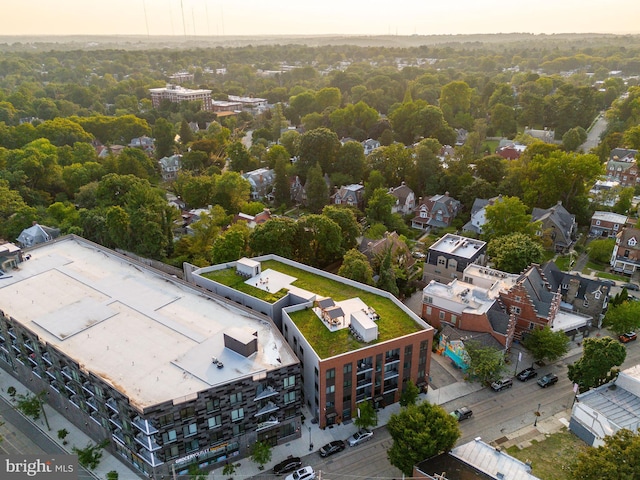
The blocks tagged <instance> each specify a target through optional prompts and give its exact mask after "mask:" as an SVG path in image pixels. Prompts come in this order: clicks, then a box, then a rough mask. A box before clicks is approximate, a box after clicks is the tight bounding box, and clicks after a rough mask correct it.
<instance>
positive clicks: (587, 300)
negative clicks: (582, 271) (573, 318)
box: [542, 262, 611, 326]
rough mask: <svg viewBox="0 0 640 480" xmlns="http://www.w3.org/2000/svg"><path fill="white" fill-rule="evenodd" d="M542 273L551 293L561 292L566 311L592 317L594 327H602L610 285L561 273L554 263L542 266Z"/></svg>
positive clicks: (562, 306)
mask: <svg viewBox="0 0 640 480" xmlns="http://www.w3.org/2000/svg"><path fill="white" fill-rule="evenodd" d="M542 273H543V274H544V276H545V278H546V279H547V281H548V282H549V285H550V287H551V291H556V292H560V294H561V295H562V303H561V304H560V307H561V308H563V309H565V310H570V311H573V312H578V313H581V314H583V315H587V316H589V317H591V318H592V319H593V320H595V322H594V323H593V324H594V325H598V326H599V325H600V324H601V322H602V319H603V317H604V312H605V311H606V309H607V305H608V298H609V290H610V289H611V287H610V285H609V284H608V283H606V282H602V281H600V280H596V279H595V278H591V277H583V276H581V275H578V274H571V273H567V272H563V271H561V270H560V269H559V268H558V266H557V265H556V264H555V263H554V262H547V263H546V264H544V265H543V266H542Z"/></svg>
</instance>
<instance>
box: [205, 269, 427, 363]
mask: <svg viewBox="0 0 640 480" xmlns="http://www.w3.org/2000/svg"><path fill="white" fill-rule="evenodd" d="M261 263H262V270H263V271H265V270H267V269H269V268H270V269H272V270H276V271H278V272H281V273H284V274H286V275H290V276H292V277H295V278H296V279H297V280H296V281H295V282H293V285H294V286H296V287H298V288H302V289H304V290H308V291H310V292H313V293H316V294H317V295H319V296H322V297H331V298H333V299H334V300H335V301H342V300H347V299H349V298H355V297H359V298H360V299H361V300H362V301H363V302H364V303H366V304H367V306H369V307H372V308H374V309H375V311H376V313H377V314H378V315H379V316H380V319H379V320H378V321H377V322H376V324H377V325H378V340H377V341H376V342H371V343H377V342H384V341H387V340H391V339H393V338H398V337H402V336H404V335H408V334H410V333H414V332H417V331H419V330H421V327H420V325H418V324H417V323H416V322H415V321H414V320H413V319H412V318H411V317H410V316H409V315H408V314H407V313H405V312H404V311H402V310H401V309H400V308H398V306H397V305H395V304H394V303H393V302H392V301H391V300H389V299H387V298H385V297H382V296H380V295H376V294H373V293H370V292H366V291H364V290H361V289H359V288H356V287H352V286H350V285H346V284H344V283H341V282H337V281H335V280H330V279H328V278H325V277H321V276H320V275H316V274H314V273H312V272H308V271H306V270H302V269H299V268H296V267H292V266H289V265H286V264H284V263H281V262H278V261H275V260H267V261H264V262H261ZM203 276H204V277H206V278H209V279H211V280H214V281H217V282H220V283H222V284H224V285H227V286H229V287H232V288H234V289H236V290H239V291H241V292H243V293H247V294H249V295H252V296H254V297H256V298H260V299H263V300H266V301H268V302H271V303H273V302H274V301H275V300H277V298H272V297H274V296H275V295H280V296H279V297H278V298H281V297H282V295H284V294H286V290H284V289H283V290H280V291H279V292H276V293H275V294H269V293H267V292H264V291H262V290H260V289H259V288H255V287H251V286H249V285H247V284H245V283H244V279H243V278H242V277H241V276H239V275H237V274H236V273H235V271H234V269H231V268H229V269H225V270H219V271H216V272H209V273H206V274H203ZM283 292H284V293H283ZM267 297H268V298H267ZM270 298H271V299H270ZM291 317H292V320H293V321H294V323H295V324H296V326H297V327H298V328H299V329H300V331H301V332H302V334H303V335H304V337H305V338H306V339H307V340H308V341H309V343H310V344H311V345H312V346H313V349H314V350H315V351H316V353H317V354H318V355H319V356H320V358H328V357H332V356H334V355H339V354H341V353H345V352H348V351H351V350H356V349H358V348H362V347H364V346H366V345H367V344H366V343H363V342H359V341H357V340H356V339H355V338H353V336H351V335H349V330H348V329H344V330H339V331H337V332H331V331H329V330H328V329H327V328H326V327H325V326H324V324H323V323H322V321H321V320H320V319H319V318H318V316H317V315H316V314H315V313H314V312H313V311H312V310H311V309H309V310H302V311H299V312H295V313H294V314H293V315H291Z"/></svg>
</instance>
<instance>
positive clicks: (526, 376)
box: [516, 367, 538, 382]
mask: <svg viewBox="0 0 640 480" xmlns="http://www.w3.org/2000/svg"><path fill="white" fill-rule="evenodd" d="M537 376H538V372H536V370H535V369H534V368H533V367H529V368H525V369H524V370H522V371H521V372H518V375H516V377H517V378H518V380H520V381H521V382H526V381H527V380H531V379H532V378H535V377H537Z"/></svg>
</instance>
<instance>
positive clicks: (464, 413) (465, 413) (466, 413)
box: [450, 407, 473, 422]
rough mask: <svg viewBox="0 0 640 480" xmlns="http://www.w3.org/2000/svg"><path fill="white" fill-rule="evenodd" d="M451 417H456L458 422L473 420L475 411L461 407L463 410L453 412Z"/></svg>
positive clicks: (458, 409)
mask: <svg viewBox="0 0 640 480" xmlns="http://www.w3.org/2000/svg"><path fill="white" fill-rule="evenodd" d="M450 415H451V416H452V417H455V418H456V420H458V421H459V422H461V421H462V420H466V419H467V418H471V415H473V411H472V410H471V409H470V408H469V407H461V408H457V409H455V410H454V411H453V412H451V414H450Z"/></svg>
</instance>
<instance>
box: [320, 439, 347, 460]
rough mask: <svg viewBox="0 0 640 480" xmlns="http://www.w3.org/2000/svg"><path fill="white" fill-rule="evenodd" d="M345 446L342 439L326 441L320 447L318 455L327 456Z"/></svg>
mask: <svg viewBox="0 0 640 480" xmlns="http://www.w3.org/2000/svg"><path fill="white" fill-rule="evenodd" d="M345 447H346V445H345V443H344V442H343V441H342V440H334V441H333V442H329V443H327V444H326V445H325V446H324V447H321V448H320V456H321V457H328V456H329V455H333V454H334V453H338V452H341V451H342V450H344V449H345Z"/></svg>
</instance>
